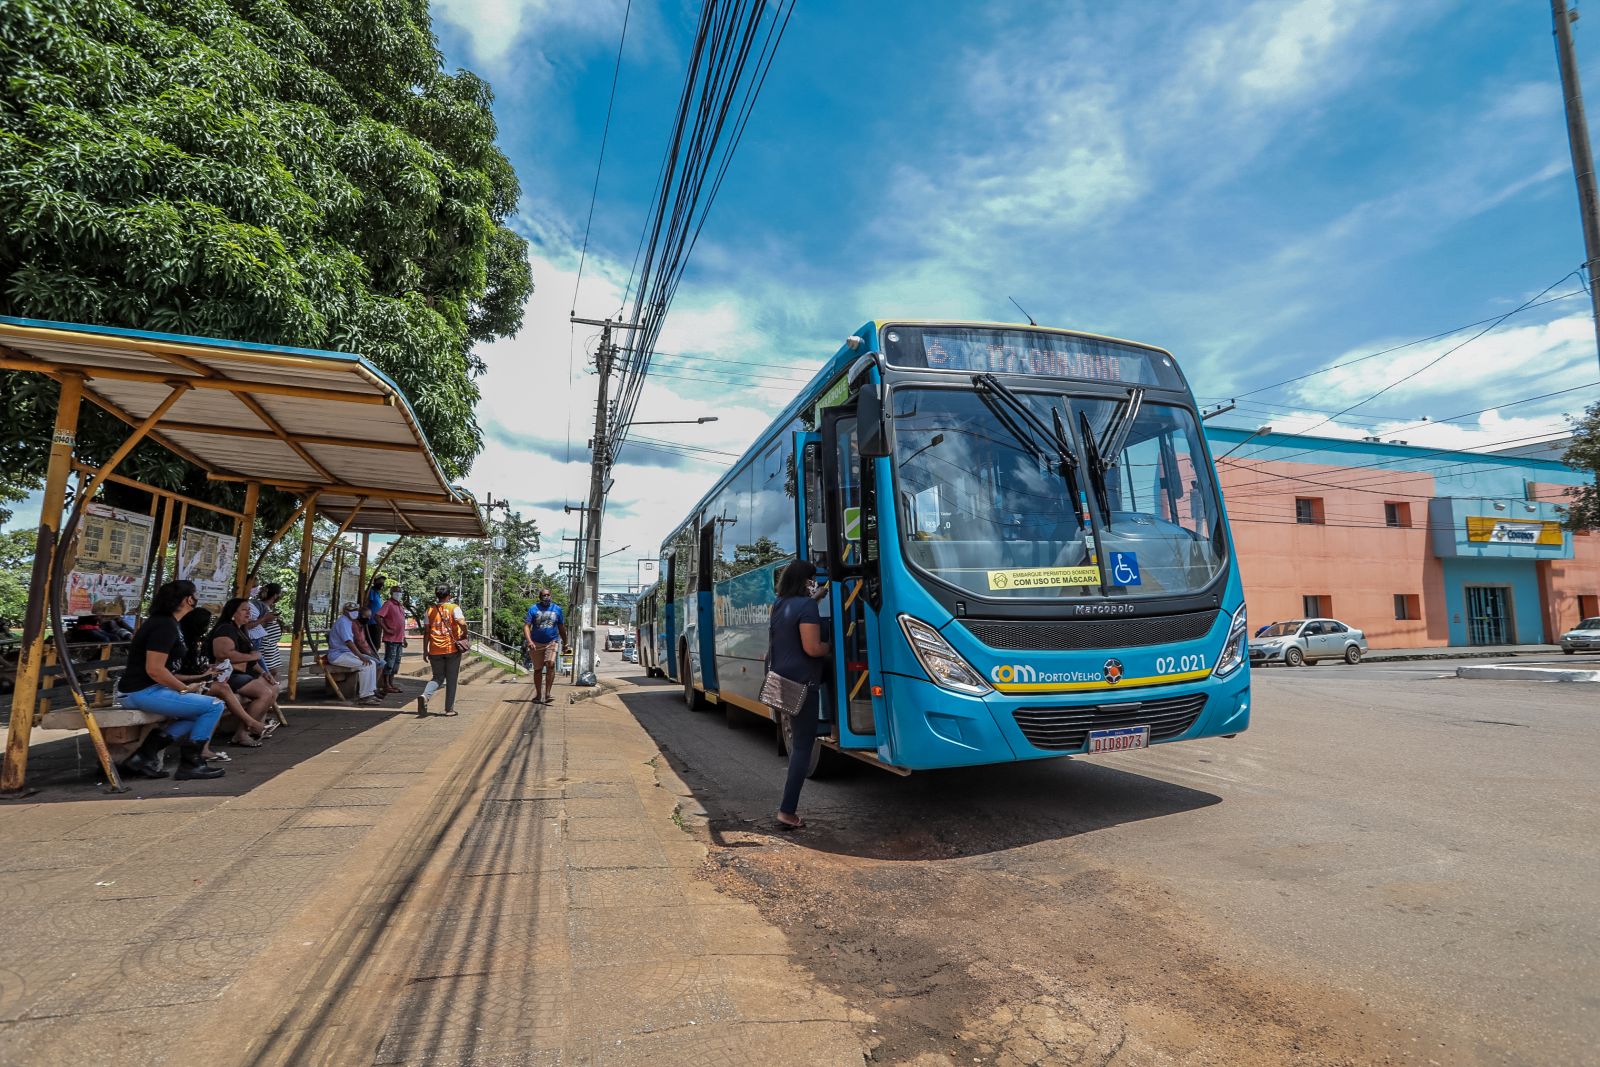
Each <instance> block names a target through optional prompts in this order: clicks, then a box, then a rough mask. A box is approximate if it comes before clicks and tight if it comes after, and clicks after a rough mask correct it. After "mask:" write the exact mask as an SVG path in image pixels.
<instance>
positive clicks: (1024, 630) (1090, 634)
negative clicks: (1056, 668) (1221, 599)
mask: <svg viewBox="0 0 1600 1067" xmlns="http://www.w3.org/2000/svg"><path fill="white" fill-rule="evenodd" d="M957 621H958V622H959V623H960V624H962V625H964V626H965V627H966V628H967V629H968V630H969V631H970V632H971V633H972V636H973V637H976V638H977V639H978V640H979V641H982V642H983V643H984V644H986V645H988V646H989V647H990V648H1015V649H1026V650H1031V651H1047V650H1052V649H1062V650H1071V649H1086V648H1136V647H1139V646H1142V645H1166V644H1175V643H1177V642H1179V641H1193V640H1195V639H1197V638H1201V637H1204V636H1205V635H1206V634H1207V633H1209V632H1210V631H1211V627H1212V625H1213V624H1215V623H1216V621H1217V613H1216V612H1215V611H1189V612H1185V613H1183V614H1181V615H1151V616H1147V617H1144V618H1121V619H1040V620H1027V619H1006V620H999V619H972V618H964V619H959V620H957Z"/></svg>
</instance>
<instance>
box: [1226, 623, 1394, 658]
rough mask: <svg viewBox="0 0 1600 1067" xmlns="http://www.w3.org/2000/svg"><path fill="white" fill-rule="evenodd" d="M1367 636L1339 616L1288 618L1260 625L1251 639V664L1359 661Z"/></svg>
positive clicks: (1364, 648)
mask: <svg viewBox="0 0 1600 1067" xmlns="http://www.w3.org/2000/svg"><path fill="white" fill-rule="evenodd" d="M1366 651H1367V635H1366V634H1364V633H1362V632H1361V631H1360V630H1353V629H1351V628H1350V627H1348V626H1346V625H1345V624H1344V623H1342V622H1340V621H1339V620H1338V619H1291V620H1290V621H1288V622H1275V623H1272V624H1271V625H1268V626H1263V627H1262V628H1261V629H1260V630H1258V631H1257V632H1256V635H1255V636H1254V637H1252V638H1251V639H1250V664H1251V666H1265V665H1266V664H1268V663H1284V664H1287V665H1289V666H1290V667H1298V666H1300V665H1301V664H1302V663H1310V664H1315V663H1316V662H1317V660H1319V659H1343V660H1344V661H1345V662H1346V663H1360V662H1361V656H1362V654H1363V653H1365V652H1366Z"/></svg>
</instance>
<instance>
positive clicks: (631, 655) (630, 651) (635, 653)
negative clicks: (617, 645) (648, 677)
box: [622, 641, 639, 663]
mask: <svg viewBox="0 0 1600 1067" xmlns="http://www.w3.org/2000/svg"><path fill="white" fill-rule="evenodd" d="M622 662H624V663H638V662H639V646H638V645H636V644H634V643H633V642H631V641H630V642H629V643H628V644H626V645H624V646H622Z"/></svg>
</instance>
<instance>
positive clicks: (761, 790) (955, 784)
mask: <svg viewBox="0 0 1600 1067" xmlns="http://www.w3.org/2000/svg"><path fill="white" fill-rule="evenodd" d="M1557 658H1558V659H1565V658H1566V657H1557ZM1466 662H1477V663H1481V662H1483V661H1481V660H1476V661H1466ZM1455 666H1456V664H1455V663H1454V662H1451V661H1423V662H1398V663H1372V664H1362V665H1359V666H1356V667H1347V666H1345V665H1343V664H1337V665H1333V664H1325V665H1321V666H1318V667H1314V668H1301V669H1298V670H1296V669H1283V668H1278V669H1268V670H1258V671H1257V672H1256V673H1255V676H1254V678H1255V682H1254V684H1255V693H1256V696H1255V700H1256V704H1255V712H1254V716H1253V719H1254V722H1253V725H1252V727H1251V729H1250V730H1249V731H1248V732H1247V733H1245V734H1243V735H1241V736H1240V737H1238V738H1236V739H1234V740H1222V739H1216V740H1208V741H1201V742H1192V743H1187V744H1179V745H1163V746H1158V747H1156V748H1154V749H1152V750H1149V751H1145V752H1136V753H1127V754H1122V755H1118V756H1115V757H1105V758H1099V759H1094V760H1090V759H1086V758H1078V759H1072V760H1051V761H1045V762H1038V763H1028V764H1021V765H1008V766H1003V767H990V768H977V769H969V770H962V771H951V772H939V773H931V774H918V775H914V776H912V777H910V778H898V777H894V776H892V775H889V774H887V773H884V772H881V771H877V770H874V769H871V768H866V767H861V768H859V769H857V770H855V771H854V772H852V773H849V774H846V775H845V776H843V777H842V778H840V779H838V780H834V781H814V782H811V783H809V784H808V785H807V787H806V791H805V795H804V797H803V798H802V803H801V809H802V813H803V814H804V815H805V816H806V818H807V819H808V821H809V822H810V823H811V829H809V830H807V831H805V832H804V833H803V834H802V835H795V836H794V837H793V838H791V837H789V836H788V835H782V836H781V837H780V836H779V835H776V834H774V833H772V831H771V820H770V813H771V811H772V809H773V808H774V806H775V801H776V797H777V793H778V790H779V788H780V786H781V777H782V764H781V762H780V761H779V760H778V758H777V756H776V754H775V752H774V751H773V743H772V738H771V734H770V726H765V727H763V726H759V725H758V724H757V723H756V722H755V720H751V721H750V723H749V724H748V726H747V728H744V729H729V728H728V727H727V726H726V725H725V723H724V716H723V714H722V712H721V711H713V712H710V713H699V714H697V713H691V712H689V711H687V710H686V709H685V708H684V707H683V705H682V703H681V698H680V696H679V691H678V690H677V688H676V687H669V686H667V685H666V684H665V683H663V682H659V681H648V680H645V679H643V678H640V677H638V676H637V668H634V667H631V666H626V667H623V666H622V665H611V667H610V669H612V670H616V669H619V668H620V669H622V670H624V671H625V672H626V673H625V676H626V677H629V678H631V679H632V680H634V681H635V682H637V683H638V685H639V687H640V688H638V689H636V690H632V691H625V692H624V696H623V698H624V701H625V702H626V703H627V705H628V707H629V708H630V710H631V711H632V712H633V713H634V714H635V716H636V717H637V718H638V719H639V721H640V722H641V723H642V724H643V725H644V726H645V727H646V729H648V730H649V731H650V732H651V734H652V735H653V737H654V738H655V740H656V741H657V743H658V744H659V745H660V746H661V748H662V750H663V752H665V753H666V755H667V756H668V758H669V759H670V760H671V761H672V762H673V765H674V767H675V769H676V770H677V771H678V772H679V774H680V775H681V776H682V777H683V778H684V780H685V781H686V782H688V784H689V785H690V787H691V789H692V790H693V791H694V795H695V799H696V800H698V801H699V802H700V803H701V804H702V805H704V807H705V808H706V810H707V811H708V812H709V814H710V816H711V819H710V833H711V837H712V839H713V843H714V844H718V845H721V846H723V847H724V850H725V851H724V852H723V854H722V856H721V857H720V858H719V859H717V862H719V863H720V864H722V867H723V871H722V874H723V875H724V878H723V880H724V882H725V883H726V886H727V887H728V888H730V889H731V890H733V891H745V892H747V893H748V894H750V895H752V896H753V897H755V898H757V899H758V902H760V903H763V904H764V905H765V910H767V911H768V914H769V916H770V917H772V918H774V919H777V920H779V921H780V922H783V923H784V925H785V928H786V930H788V932H789V934H790V937H791V939H792V940H794V941H796V943H797V944H799V945H801V946H802V951H803V952H805V953H806V954H808V955H809V959H808V960H807V961H806V962H808V963H809V964H810V966H811V967H812V969H813V971H814V972H815V973H817V974H818V977H819V978H820V979H821V980H822V981H824V982H826V983H827V984H829V985H830V986H835V987H837V988H838V989H839V990H840V991H841V992H843V993H845V995H847V996H850V997H852V998H853V1000H854V1001H855V1002H858V1003H861V1004H862V1006H863V1008H864V1010H870V1011H872V1012H874V1013H875V1015H876V1018H877V1020H878V1026H879V1027H881V1031H882V1032H881V1033H880V1031H879V1028H873V1034H874V1035H877V1036H875V1037H874V1038H872V1040H875V1041H877V1040H881V1041H884V1042H886V1043H887V1044H886V1046H885V1047H884V1048H883V1049H882V1052H881V1054H880V1057H879V1058H880V1059H890V1060H899V1061H902V1062H911V1061H912V1060H914V1059H915V1058H916V1056H919V1055H920V1056H924V1057H926V1056H930V1055H931V1056H936V1057H943V1058H938V1059H935V1060H919V1061H917V1062H940V1063H943V1062H947V1061H949V1062H970V1061H971V1060H974V1059H976V1060H980V1061H982V1062H994V1061H995V1060H998V1061H1000V1062H1006V1057H1007V1056H1008V1055H1009V1056H1011V1060H1010V1062H1018V1063H1022V1062H1029V1061H1030V1057H1033V1058H1042V1059H1043V1060H1049V1059H1050V1058H1052V1057H1053V1056H1055V1055H1064V1054H1065V1052H1064V1050H1066V1049H1068V1048H1072V1047H1077V1046H1082V1047H1085V1048H1086V1047H1089V1046H1090V1045H1092V1044H1093V1042H1095V1041H1099V1042H1101V1043H1102V1044H1103V1045H1104V1046H1105V1047H1106V1048H1109V1049H1111V1050H1112V1051H1111V1054H1110V1056H1109V1057H1108V1058H1107V1059H1106V1062H1124V1061H1125V1060H1126V1061H1127V1062H1149V1063H1210V1062H1218V1063H1220V1062H1237V1063H1250V1062H1259V1063H1280V1062H1281V1063H1288V1062H1303V1063H1308V1064H1309V1063H1319V1064H1320V1063H1335V1062H1348V1063H1366V1062H1383V1061H1384V1059H1385V1058H1388V1059H1390V1060H1392V1061H1393V1062H1414V1063H1419V1064H1420V1063H1428V1062H1430V1061H1431V1062H1434V1063H1440V1064H1452V1063H1485V1064H1488V1063H1495V1064H1500V1063H1504V1064H1529V1065H1567V1064H1573V1065H1576V1064H1580V1063H1592V1062H1593V1060H1592V1058H1591V1057H1592V1055H1593V1050H1594V1049H1595V1048H1597V1047H1600V953H1597V948H1600V934H1597V930H1596V924H1595V917H1596V916H1597V915H1600V835H1597V834H1596V827H1597V826H1600V765H1597V763H1596V761H1595V759H1594V753H1595V752H1597V751H1600V690H1597V689H1596V688H1595V687H1593V686H1586V685H1563V684H1558V683H1530V682H1484V681H1466V680H1460V679H1457V678H1455V677H1454V668H1455ZM714 857H715V854H714ZM930 917H937V918H938V921H937V922H934V923H933V924H932V926H931V927H930V925H929V923H930ZM863 945H865V946H867V949H870V951H866V950H863V949H862V948H861V946H863ZM856 955H860V956H861V957H862V958H861V959H859V960H855V959H853V958H852V957H854V956H856ZM940 961H943V962H940ZM951 963H954V964H955V965H956V966H949V964H951ZM907 983H911V985H912V986H913V987H914V989H915V991H916V995H911V994H910V993H908V992H907ZM1019 1005H1020V1006H1021V1007H1026V1008H1027V1009H1028V1011H1033V1012H1034V1014H1035V1018H1034V1022H1033V1023H1029V1024H1027V1025H1026V1026H1025V1025H1024V1022H1025V1019H1024V1016H1025V1015H1026V1012H1022V1011H1021V1007H1019ZM1019 1012H1020V1014H1019ZM1040 1012H1043V1013H1045V1014H1046V1015H1048V1016H1049V1018H1047V1019H1045V1025H1042V1026H1041V1025H1036V1024H1038V1023H1039V1018H1038V1015H1039V1013H1040ZM1074 1028H1076V1029H1074ZM1050 1034H1053V1035H1054V1039H1055V1040H1057V1041H1058V1044H1054V1045H1051V1044H1049V1042H1048V1041H1047V1040H1046V1037H1047V1036H1048V1035H1050ZM1113 1037H1115V1041H1114V1042H1113V1041H1112V1038H1113ZM1040 1042H1043V1044H1040ZM1230 1043H1231V1044H1230ZM1041 1049H1042V1050H1043V1051H1040V1050H1041ZM1135 1052H1137V1053H1138V1055H1133V1053H1135ZM969 1054H970V1055H969ZM1118 1055H1120V1056H1121V1057H1122V1058H1121V1059H1117V1058H1115V1057H1116V1056H1118ZM1130 1056H1131V1057H1132V1058H1131V1059H1130ZM1139 1056H1143V1057H1144V1058H1143V1059H1140V1058H1139Z"/></svg>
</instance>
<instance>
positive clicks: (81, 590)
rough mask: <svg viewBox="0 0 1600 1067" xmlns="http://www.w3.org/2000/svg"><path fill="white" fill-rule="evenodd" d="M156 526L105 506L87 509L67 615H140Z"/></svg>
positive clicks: (69, 587)
mask: <svg viewBox="0 0 1600 1067" xmlns="http://www.w3.org/2000/svg"><path fill="white" fill-rule="evenodd" d="M154 525H155V520H154V519H153V518H152V517H151V516H149V515H141V514H139V513H138V512H136V511H123V510H121V509H120V508H113V507H107V506H106V505H104V504H97V503H92V502H91V503H90V504H89V505H88V506H86V507H85V508H84V512H83V519H82V526H81V527H80V529H79V533H78V554H77V558H76V559H75V560H74V562H73V565H72V570H71V572H70V573H69V574H68V575H67V613H68V614H71V615H85V614H88V613H89V612H91V611H92V612H95V613H96V614H102V615H126V614H130V613H134V612H137V611H138V610H139V594H140V593H141V592H143V590H144V579H145V572H146V570H147V568H148V567H149V562H150V530H151V527H152V526H154Z"/></svg>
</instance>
